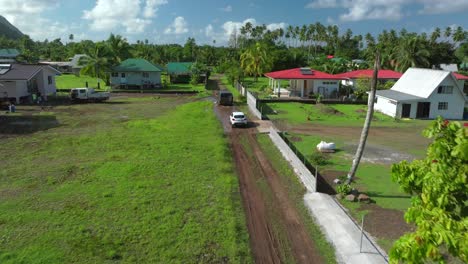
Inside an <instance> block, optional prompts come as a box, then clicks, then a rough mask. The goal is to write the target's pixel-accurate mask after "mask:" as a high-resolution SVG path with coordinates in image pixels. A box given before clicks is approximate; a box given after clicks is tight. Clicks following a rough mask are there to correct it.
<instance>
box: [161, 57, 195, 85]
mask: <svg viewBox="0 0 468 264" xmlns="http://www.w3.org/2000/svg"><path fill="white" fill-rule="evenodd" d="M192 65H193V62H169V63H168V64H167V74H168V75H169V78H170V81H171V83H189V82H190V78H191V77H192Z"/></svg>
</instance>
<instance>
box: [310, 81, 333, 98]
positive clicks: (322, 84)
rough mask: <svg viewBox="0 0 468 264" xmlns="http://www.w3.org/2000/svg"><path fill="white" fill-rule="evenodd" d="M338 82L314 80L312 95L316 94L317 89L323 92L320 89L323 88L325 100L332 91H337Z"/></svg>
mask: <svg viewBox="0 0 468 264" xmlns="http://www.w3.org/2000/svg"><path fill="white" fill-rule="evenodd" d="M339 82H340V81H339V80H314V86H313V87H314V89H313V91H314V94H318V93H319V89H320V92H322V90H323V89H322V87H323V88H325V91H324V94H323V95H324V96H325V98H328V97H330V95H331V94H332V93H333V91H338V87H339ZM326 83H327V84H326ZM330 83H333V84H330Z"/></svg>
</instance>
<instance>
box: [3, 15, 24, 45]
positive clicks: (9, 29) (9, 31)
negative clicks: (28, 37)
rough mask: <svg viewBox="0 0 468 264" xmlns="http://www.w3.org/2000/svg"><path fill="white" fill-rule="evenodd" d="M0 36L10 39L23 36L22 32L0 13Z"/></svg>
mask: <svg viewBox="0 0 468 264" xmlns="http://www.w3.org/2000/svg"><path fill="white" fill-rule="evenodd" d="M0 36H4V37H7V38H10V39H19V38H21V37H22V36H23V33H21V31H19V29H17V28H16V27H15V26H13V25H12V24H11V23H10V22H8V20H6V18H4V17H3V16H1V15H0Z"/></svg>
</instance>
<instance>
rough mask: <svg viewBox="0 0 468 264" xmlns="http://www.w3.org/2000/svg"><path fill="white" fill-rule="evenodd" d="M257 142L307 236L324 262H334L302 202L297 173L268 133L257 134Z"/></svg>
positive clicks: (320, 232)
mask: <svg viewBox="0 0 468 264" xmlns="http://www.w3.org/2000/svg"><path fill="white" fill-rule="evenodd" d="M257 139H258V142H259V143H260V147H261V148H262V150H263V152H264V153H265V154H266V155H267V157H268V160H269V161H270V162H271V164H272V165H273V167H274V168H275V170H276V171H278V174H279V175H280V177H281V179H280V180H281V181H282V182H283V185H284V186H287V190H288V195H289V198H290V199H291V200H292V201H293V203H294V204H295V206H296V208H297V209H298V211H299V213H300V215H301V217H302V220H303V222H304V224H305V225H306V227H307V230H308V234H309V236H310V237H311V238H312V239H313V241H314V243H315V245H316V246H317V248H318V251H319V253H320V255H321V256H322V257H323V259H324V260H325V263H336V257H335V250H334V248H333V246H332V245H331V244H330V243H329V242H328V241H327V239H326V237H325V236H324V235H323V233H322V231H321V230H320V227H319V226H318V225H317V224H316V223H315V222H314V220H313V218H312V217H311V216H310V213H309V210H308V209H307V207H306V206H305V204H304V194H305V188H304V186H303V185H302V183H301V182H300V181H299V179H298V178H297V175H296V174H295V173H294V171H293V170H292V169H291V166H290V165H289V163H287V161H286V160H285V159H284V157H283V156H282V155H281V153H280V152H279V151H278V149H277V148H276V147H275V146H274V145H273V144H272V143H271V139H270V138H269V136H268V135H265V134H259V135H258V136H257Z"/></svg>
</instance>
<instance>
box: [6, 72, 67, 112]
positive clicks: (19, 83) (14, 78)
mask: <svg viewBox="0 0 468 264" xmlns="http://www.w3.org/2000/svg"><path fill="white" fill-rule="evenodd" d="M56 75H60V72H59V71H57V70H56V69H54V68H52V67H50V66H48V65H35V64H0V98H8V99H9V100H12V99H14V100H15V101H16V103H17V104H19V103H20V101H21V100H29V99H30V98H31V97H30V96H31V95H32V94H37V93H40V94H41V96H42V97H43V98H44V99H45V100H47V96H48V95H52V94H55V93H56V92H57V89H56V86H55V76H56Z"/></svg>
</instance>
